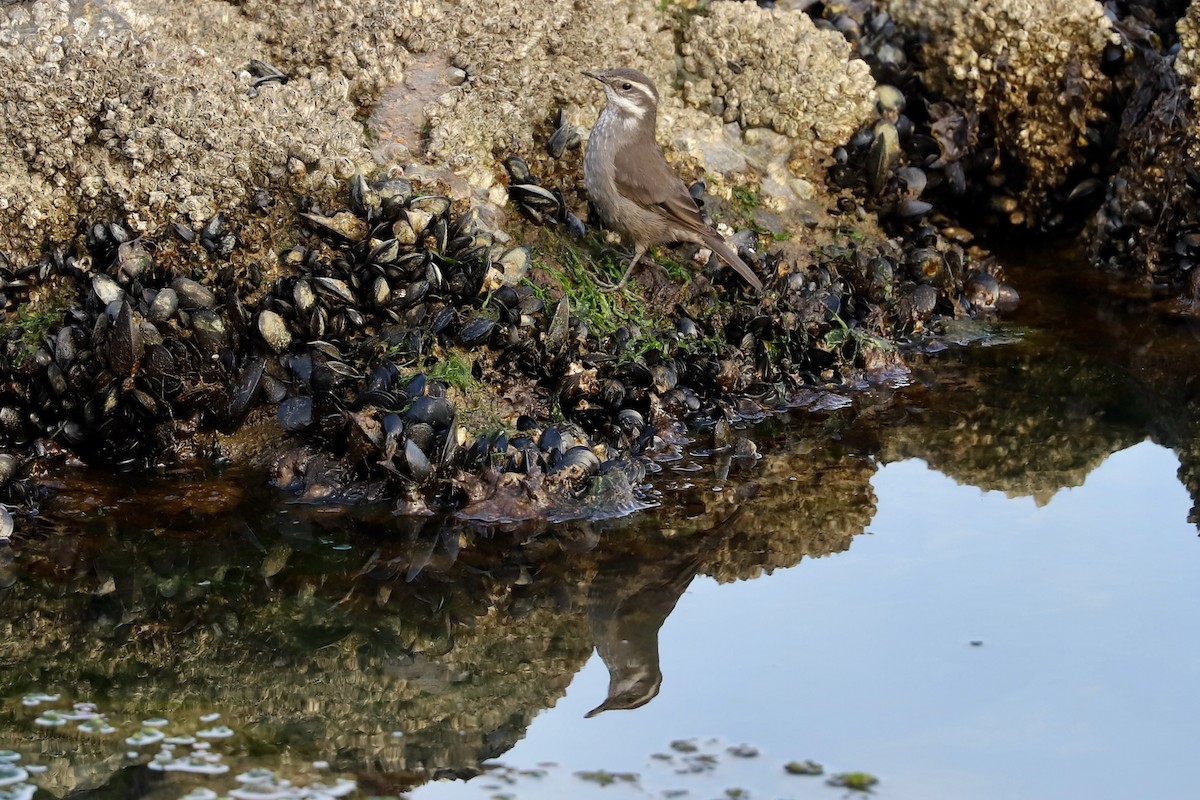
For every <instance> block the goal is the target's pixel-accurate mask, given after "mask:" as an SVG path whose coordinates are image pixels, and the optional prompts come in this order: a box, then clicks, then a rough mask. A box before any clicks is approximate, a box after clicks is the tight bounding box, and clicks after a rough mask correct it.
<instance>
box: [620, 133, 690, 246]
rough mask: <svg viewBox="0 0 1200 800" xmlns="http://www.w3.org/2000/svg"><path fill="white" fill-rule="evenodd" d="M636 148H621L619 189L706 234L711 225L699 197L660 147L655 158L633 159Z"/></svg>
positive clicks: (653, 208)
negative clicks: (664, 156) (696, 199)
mask: <svg viewBox="0 0 1200 800" xmlns="http://www.w3.org/2000/svg"><path fill="white" fill-rule="evenodd" d="M631 149H632V148H620V149H618V151H617V155H616V159H615V164H614V165H613V166H614V167H615V170H614V171H615V172H616V176H615V179H616V184H617V191H618V192H619V193H620V194H621V196H622V197H625V198H628V199H630V200H633V201H634V202H635V203H637V204H638V205H640V206H641V207H642V208H646V209H650V210H654V211H659V212H662V213H665V214H667V216H669V217H670V218H671V220H672V221H673V222H675V223H676V224H678V225H679V226H680V227H681V228H685V229H688V230H691V231H694V232H695V233H697V234H703V233H704V232H705V231H706V230H707V229H708V226H707V225H705V224H704V217H703V216H701V214H700V208H699V207H698V206H697V205H696V201H695V199H694V198H693V197H692V196H691V195H690V194H688V190H687V187H686V186H684V185H683V181H681V180H680V179H679V176H678V175H676V174H675V171H674V170H673V169H671V167H670V166H669V165H668V164H667V161H666V159H665V158H663V156H662V153H661V151H658V148H657V146H656V147H655V150H656V151H658V152H655V154H654V157H652V158H640V159H639V158H632V157H631V155H632V154H631V153H630V150H631Z"/></svg>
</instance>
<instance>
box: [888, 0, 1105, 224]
mask: <svg viewBox="0 0 1200 800" xmlns="http://www.w3.org/2000/svg"><path fill="white" fill-rule="evenodd" d="M885 5H886V7H887V9H888V11H889V12H890V13H891V14H892V16H893V17H894V18H895V19H896V21H897V22H899V23H900V24H902V25H907V26H909V27H911V28H913V29H915V30H918V31H921V32H922V33H923V34H924V38H925V40H926V44H925V46H924V49H923V58H924V62H925V64H926V70H925V72H924V76H923V77H924V78H925V81H926V83H927V84H928V85H929V87H930V88H931V89H933V90H934V91H935V92H940V93H943V94H945V95H946V96H947V97H948V98H950V99H951V100H953V101H955V102H956V103H960V104H963V105H965V106H966V107H968V108H970V109H973V110H976V111H979V112H981V113H983V114H985V115H987V117H988V118H989V119H990V120H991V121H992V123H993V124H994V125H995V127H996V140H997V142H998V143H1000V144H1002V145H1003V146H1004V148H1005V149H1006V150H1007V151H1009V152H1011V153H1012V154H1013V155H1015V156H1016V158H1017V159H1018V160H1019V161H1020V162H1021V164H1022V166H1024V167H1025V168H1026V169H1027V170H1028V179H1027V183H1026V185H1025V188H1024V200H1025V202H1026V203H1027V204H1028V205H1032V206H1037V205H1038V204H1040V203H1041V202H1042V201H1043V200H1044V198H1045V196H1046V193H1047V191H1048V190H1049V189H1051V188H1053V187H1056V186H1058V185H1060V184H1061V182H1062V181H1063V180H1064V178H1065V176H1066V174H1067V173H1068V171H1069V170H1070V168H1071V166H1073V165H1074V164H1075V163H1076V162H1077V161H1078V160H1079V158H1080V156H1081V152H1082V148H1081V144H1080V143H1081V140H1082V137H1083V134H1084V132H1085V128H1086V127H1087V125H1088V123H1089V121H1095V120H1098V119H1102V118H1103V116H1104V111H1103V106H1102V103H1103V101H1104V97H1105V95H1106V93H1107V92H1108V90H1109V86H1110V84H1109V81H1108V78H1107V77H1105V76H1104V74H1103V73H1102V72H1101V71H1100V65H1101V54H1102V53H1103V51H1104V48H1105V46H1106V45H1107V44H1109V42H1110V41H1112V40H1113V39H1114V37H1115V33H1114V32H1113V28H1112V25H1111V23H1110V22H1109V20H1108V18H1107V17H1106V16H1105V11H1104V5H1103V4H1101V3H1096V2H1094V0H1046V2H1031V0H992V2H985V3H980V2H977V1H976V0H949V2H947V1H946V0H889V2H887V3H885Z"/></svg>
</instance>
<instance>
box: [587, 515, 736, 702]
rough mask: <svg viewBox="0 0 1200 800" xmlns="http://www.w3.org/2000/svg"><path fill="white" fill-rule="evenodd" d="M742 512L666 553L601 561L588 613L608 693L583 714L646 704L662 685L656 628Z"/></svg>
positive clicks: (591, 591)
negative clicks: (662, 555) (606, 669)
mask: <svg viewBox="0 0 1200 800" xmlns="http://www.w3.org/2000/svg"><path fill="white" fill-rule="evenodd" d="M740 516H741V510H740V509H738V510H736V511H734V512H733V513H732V514H730V515H729V516H728V517H727V518H726V519H724V520H723V521H721V522H720V523H718V524H717V525H716V526H714V527H713V528H711V529H709V530H707V531H703V532H700V533H697V534H695V535H693V536H690V537H688V538H687V539H686V540H684V541H682V542H680V546H679V548H678V549H676V550H674V551H672V552H671V553H669V554H667V555H666V556H665V557H661V556H660V557H657V558H653V559H642V558H639V557H638V556H637V555H636V554H626V555H624V556H623V557H622V558H620V559H613V560H611V561H610V562H608V563H605V564H601V565H599V571H598V573H597V575H596V577H595V578H594V579H593V581H592V584H591V586H590V588H589V590H588V603H587V616H588V626H589V627H590V628H591V631H592V638H593V639H594V640H595V642H596V652H598V653H599V654H600V659H601V660H602V661H603V662H604V666H605V667H607V668H608V696H607V697H605V698H604V702H603V703H601V704H600V705H598V706H596V707H595V708H593V709H592V710H591V711H589V712H588V713H587V714H586V715H585V716H587V717H594V716H596V715H597V714H599V713H600V712H602V711H611V710H613V709H633V708H639V707H641V706H644V705H645V704H646V703H649V702H650V701H651V700H653V699H654V698H655V697H656V696H657V695H658V691H659V689H660V688H661V687H662V669H661V668H660V667H659V657H658V632H659V629H661V628H662V625H663V623H664V622H666V619H667V617H668V616H670V614H671V612H672V611H673V610H674V609H675V604H676V603H677V602H679V598H680V597H681V596H682V595H683V593H684V592H685V591H686V590H687V588H688V586H690V585H691V583H692V580H693V579H694V578H695V577H696V575H697V574H698V573H699V571H700V567H701V565H702V564H703V563H704V561H705V559H706V558H707V556H708V555H709V553H710V551H712V550H714V549H716V548H718V547H719V546H721V545H722V544H728V538H727V537H726V536H721V535H719V533H720V532H721V530H722V529H725V528H728V527H729V526H730V525H732V524H734V523H735V522H736V520H737V518H738V517H740Z"/></svg>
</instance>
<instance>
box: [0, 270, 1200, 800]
mask: <svg viewBox="0 0 1200 800" xmlns="http://www.w3.org/2000/svg"><path fill="white" fill-rule="evenodd" d="M1052 257H1054V258H1057V256H1053V255H1051V256H1046V258H1052ZM1025 263H1026V264H1027V266H1025V267H1023V268H1022V267H1019V266H1018V267H1016V268H1015V269H1014V272H1015V273H1016V274H1015V275H1014V278H1015V283H1016V284H1017V285H1018V286H1022V287H1024V291H1025V304H1024V306H1023V309H1022V311H1021V312H1020V313H1019V314H1018V315H1016V317H1015V318H1014V319H1011V320H1007V321H1006V322H1005V324H1004V325H1003V326H1001V327H999V328H996V329H992V330H985V329H983V328H981V327H980V326H975V325H964V326H958V327H956V328H954V330H953V336H951V337H950V338H957V339H960V340H962V341H968V340H970V341H972V342H973V343H972V344H968V345H965V346H950V347H948V348H946V349H940V348H937V347H935V348H930V350H931V351H937V352H929V353H927V354H921V353H916V352H914V353H912V354H910V362H911V364H912V366H913V374H912V381H911V384H910V385H908V386H906V387H903V388H899V389H896V388H892V389H888V388H878V389H875V390H872V391H870V392H868V393H866V394H865V395H863V396H859V397H856V398H855V399H854V401H853V402H852V403H851V404H850V405H848V406H846V407H844V408H840V409H836V410H830V411H825V412H821V413H807V414H798V415H796V416H794V417H792V418H790V419H786V420H774V421H771V422H768V423H766V424H764V425H761V426H759V427H758V428H756V429H755V431H754V433H753V435H754V437H755V439H756V441H757V442H758V445H759V449H760V452H762V453H763V454H764V457H763V458H762V459H761V460H760V461H759V462H758V463H757V464H755V465H747V464H744V463H743V464H738V463H732V462H729V461H727V460H722V458H721V457H720V456H719V455H717V456H713V455H697V453H703V452H704V451H706V450H708V449H709V448H710V446H711V440H710V438H709V437H710V434H708V433H705V432H702V431H701V432H696V433H695V434H694V441H693V443H692V445H691V446H690V448H689V453H687V454H685V456H684V457H683V458H682V459H681V460H679V461H675V462H671V463H668V464H666V465H665V468H664V470H663V472H662V473H661V474H660V475H658V476H657V477H656V478H655V484H656V487H657V488H658V490H659V491H660V492H661V500H662V506H661V508H659V509H657V510H655V511H653V512H649V513H645V514H640V515H637V516H635V517H632V518H628V519H624V520H618V521H609V522H605V523H594V524H588V523H576V524H571V525H560V526H554V527H549V526H533V527H525V528H522V529H518V530H503V529H480V528H464V527H462V526H461V525H458V524H456V523H454V522H453V521H452V520H449V521H448V520H437V519H424V518H423V519H415V520H414V519H405V520H399V519H396V518H394V517H393V516H392V515H391V513H390V509H387V508H369V509H354V510H345V509H331V508H321V507H313V506H297V505H292V504H288V503H287V502H286V498H285V497H283V496H281V495H276V494H275V493H274V492H273V491H272V490H270V489H269V488H267V487H266V486H264V485H263V483H262V480H261V478H260V477H259V476H255V475H249V476H248V475H242V474H238V473H236V472H213V473H209V474H185V475H166V476H159V477H154V478H150V479H146V478H140V479H126V480H124V481H119V482H117V483H114V482H113V481H112V480H111V479H109V478H107V477H105V476H92V475H88V474H71V475H67V476H64V479H63V480H64V490H63V493H62V495H61V496H60V498H59V500H58V501H56V502H55V503H54V504H52V505H50V506H48V507H47V508H46V509H44V512H43V519H44V524H43V525H42V526H41V527H40V528H39V530H38V532H37V533H36V534H35V535H33V536H30V537H28V538H25V539H20V540H18V541H16V542H14V544H13V545H12V546H11V547H10V548H9V549H8V550H7V551H5V552H4V553H0V555H2V556H3V558H0V587H3V588H0V602H3V604H4V608H5V609H6V614H5V619H4V621H3V622H0V625H3V626H4V631H3V634H4V635H3V638H2V639H0V664H2V665H3V669H2V670H0V700H2V701H3V702H2V703H0V748H12V749H13V750H16V751H18V752H19V753H21V755H22V756H23V761H22V762H20V763H29V762H31V761H32V762H40V763H42V764H44V765H46V766H47V767H49V771H48V772H46V773H42V774H39V775H34V776H33V782H34V783H36V784H37V785H39V786H42V787H44V788H45V789H46V790H48V791H49V792H50V793H51V795H53V796H65V795H66V794H68V793H71V792H80V791H86V792H88V793H89V796H93V797H114V798H116V797H127V796H144V797H163V798H176V797H180V796H182V795H184V794H185V793H186V792H187V791H189V790H191V789H193V788H196V787H199V786H212V787H213V788H215V789H217V790H219V791H222V792H227V791H230V790H231V789H233V788H234V787H235V786H236V785H237V784H235V782H234V781H233V778H232V777H231V776H232V775H233V774H236V773H237V772H239V771H242V770H245V769H248V768H249V767H252V766H253V767H265V768H269V769H271V770H274V771H277V772H278V773H280V774H281V775H283V776H285V777H287V778H289V779H292V780H294V781H295V782H296V783H299V784H303V783H307V782H311V781H316V780H321V781H324V782H326V783H329V782H330V781H332V780H333V779H334V778H336V777H348V778H353V779H355V780H356V781H358V783H359V786H360V789H359V793H358V796H370V795H379V796H395V795H396V794H398V793H400V792H409V793H411V794H412V796H414V797H417V798H439V797H460V796H465V797H493V796H497V795H503V794H512V795H514V796H517V797H563V796H580V797H584V796H591V795H595V796H605V797H610V798H611V797H621V796H629V797H642V796H647V797H666V796H674V795H673V794H672V793H673V792H676V791H682V790H687V791H688V792H689V794H688V795H687V796H690V797H723V796H724V797H736V796H739V795H738V792H739V791H745V792H748V793H749V796H752V797H797V798H800V797H837V796H841V795H842V794H843V793H844V792H845V790H843V789H837V788H833V787H831V786H828V785H826V783H825V779H826V778H827V777H828V776H829V775H830V774H833V773H842V772H854V771H862V772H867V773H870V774H872V775H874V776H876V777H878V779H879V781H880V782H879V784H878V785H877V786H876V788H875V793H876V794H877V795H878V796H880V797H893V798H926V797H951V796H954V797H972V798H976V797H977V798H1010V797H1023V798H1043V797H1044V798H1052V797H1053V798H1058V797H1088V798H1106V797H1113V798H1116V797H1129V796H1155V797H1188V796H1190V794H1189V787H1188V785H1187V776H1186V772H1184V771H1181V770H1180V766H1181V765H1186V764H1188V763H1190V760H1191V759H1190V758H1189V756H1190V749H1191V747H1192V743H1193V742H1195V741H1196V740H1197V739H1198V738H1200V701H1197V699H1196V695H1195V692H1194V689H1193V687H1194V686H1195V685H1196V682H1197V679H1198V678H1200V645H1198V644H1197V642H1198V641H1200V636H1197V634H1198V633H1200V622H1197V620H1198V619H1200V585H1198V584H1197V581H1196V580H1195V579H1194V575H1195V573H1196V567H1197V564H1198V561H1200V556H1198V553H1197V547H1200V540H1198V539H1197V536H1196V533H1197V531H1196V527H1195V524H1194V522H1192V521H1189V519H1190V518H1191V517H1193V516H1194V511H1193V506H1194V499H1193V493H1192V492H1189V490H1188V488H1187V487H1188V486H1193V487H1195V486H1197V485H1200V481H1197V480H1195V479H1194V478H1193V477H1192V476H1193V475H1194V474H1195V472H1196V469H1195V465H1196V464H1197V463H1200V460H1198V459H1197V458H1196V456H1195V455H1193V452H1194V450H1195V444H1194V443H1195V442H1196V441H1197V437H1196V435H1195V422H1194V420H1195V419H1196V418H1197V414H1196V410H1195V409H1196V403H1195V398H1194V396H1193V395H1194V392H1193V390H1192V387H1191V385H1190V384H1191V381H1190V376H1191V375H1193V374H1195V371H1196V370H1195V367H1196V366H1197V365H1196V361H1197V358H1196V353H1197V352H1198V351H1200V344H1198V343H1197V339H1196V337H1195V336H1193V329H1192V325H1191V323H1189V322H1187V321H1186V320H1181V319H1179V318H1176V317H1173V316H1170V315H1168V314H1166V313H1165V311H1164V310H1163V309H1160V308H1159V307H1158V306H1156V305H1155V304H1154V302H1153V300H1152V299H1148V298H1144V297H1139V296H1137V293H1136V292H1132V291H1125V292H1123V293H1113V292H1112V287H1105V286H1102V285H1098V284H1102V283H1103V282H1104V280H1105V279H1104V278H1103V276H1098V275H1096V274H1094V273H1087V272H1080V271H1078V270H1072V269H1069V268H1063V267H1062V266H1061V265H1057V266H1056V268H1055V269H1053V270H1050V269H1047V268H1046V265H1045V264H1044V263H1039V262H1038V261H1037V260H1036V259H1034V260H1029V259H1027V260H1026V262H1025ZM1064 286H1067V287H1069V288H1066V289H1064ZM1000 342H1006V343H1004V344H1001V343H1000ZM610 677H611V678H613V679H614V683H613V685H612V686H611V687H610ZM660 679H661V689H660V690H658V691H657V693H656V687H657V686H658V683H659V680H660ZM34 692H50V693H60V695H61V696H60V698H59V699H58V700H56V701H46V702H45V703H43V704H41V705H40V706H38V707H36V708H31V707H27V706H23V705H22V704H21V699H22V697H24V696H26V695H27V694H29V693H34ZM606 698H607V701H606ZM77 700H88V701H92V702H95V703H96V704H97V705H98V706H99V708H100V710H102V711H104V712H107V713H108V715H109V720H110V722H111V723H112V724H113V726H114V727H116V728H118V732H117V733H114V734H109V735H107V736H104V735H92V734H81V733H76V732H74V731H75V729H74V726H73V725H72V726H64V727H62V728H45V727H39V726H37V725H35V724H34V722H33V720H34V718H35V717H37V716H38V714H39V713H41V712H42V710H44V709H45V708H46V707H51V706H54V707H58V708H62V709H66V708H69V707H70V704H71V703H72V702H75V701H77ZM606 702H607V704H608V705H610V706H612V707H613V709H612V710H606V711H602V712H601V713H598V714H595V715H593V716H591V717H585V714H587V713H588V712H589V711H591V710H593V709H596V708H597V707H598V706H601V705H602V704H604V703H606ZM621 706H633V707H632V708H628V709H626V708H621ZM212 713H220V714H221V715H222V716H221V718H220V723H219V724H227V725H228V726H229V727H230V728H231V729H232V730H233V731H234V733H235V735H234V736H233V737H232V738H230V739H228V740H219V741H214V743H213V747H212V750H213V751H218V752H220V753H221V754H222V758H223V759H224V761H223V763H226V764H229V765H230V766H232V767H233V769H232V771H231V773H229V774H228V775H224V776H215V777H202V776H201V777H197V776H186V775H175V774H172V775H170V776H169V777H167V778H164V777H163V776H162V775H161V774H160V773H153V772H152V771H150V770H149V769H147V767H146V766H144V765H145V764H146V763H147V762H148V761H150V760H151V759H152V758H153V757H154V755H155V752H157V746H147V747H137V746H131V745H126V744H124V739H125V737H127V736H130V735H131V734H132V733H133V732H135V731H136V730H138V729H139V728H140V727H142V724H141V721H142V720H145V719H147V718H149V717H154V716H159V717H163V718H165V719H167V720H169V725H168V727H169V729H170V732H172V733H176V734H178V733H187V732H190V731H194V730H196V729H197V728H199V727H201V725H202V723H201V722H200V721H199V720H200V718H201V716H204V715H207V714H212ZM730 748H734V752H731V750H730ZM177 749H179V750H180V751H183V750H185V749H186V746H184V745H180V746H179V747H178V748H177ZM130 752H132V753H133V754H134V755H133V756H130V755H129V753H130ZM808 759H811V760H814V761H816V762H820V763H821V764H822V765H823V767H824V769H825V773H826V774H825V775H824V776H821V777H801V776H795V775H789V774H787V773H786V772H785V771H784V765H785V764H786V763H788V762H792V761H805V760H808ZM314 763H316V766H313V764H314ZM463 778H470V779H469V780H465V781H464V780H462V779H463ZM608 782H611V783H610V784H609V785H601V784H604V783H608Z"/></svg>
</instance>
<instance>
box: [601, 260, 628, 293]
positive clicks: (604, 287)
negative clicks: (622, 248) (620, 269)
mask: <svg viewBox="0 0 1200 800" xmlns="http://www.w3.org/2000/svg"><path fill="white" fill-rule="evenodd" d="M636 265H637V262H636V261H634V262H632V263H630V265H629V266H628V267H626V268H625V273H624V274H623V275H621V278H620V279H619V280H617V281H615V282H610V281H606V280H605V279H604V278H601V277H600V276H599V275H597V274H596V273H594V272H593V273H592V280H594V281H595V282H596V286H598V287H599V288H600V291H601V292H603V293H604V294H611V293H612V292H615V291H617V290H619V289H621V288H622V287H624V286H625V284H626V283H628V282H629V276H630V275H632V274H633V268H634V267H635V266H636Z"/></svg>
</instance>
